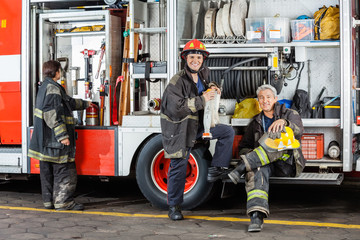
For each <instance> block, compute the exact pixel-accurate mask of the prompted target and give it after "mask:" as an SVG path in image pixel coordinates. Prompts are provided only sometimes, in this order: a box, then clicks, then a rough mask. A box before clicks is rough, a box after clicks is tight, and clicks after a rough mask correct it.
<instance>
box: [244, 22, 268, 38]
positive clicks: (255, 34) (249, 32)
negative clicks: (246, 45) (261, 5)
mask: <svg viewBox="0 0 360 240" xmlns="http://www.w3.org/2000/svg"><path fill="white" fill-rule="evenodd" d="M245 25H246V40H247V42H250V43H263V42H265V19H264V18H246V19H245Z"/></svg>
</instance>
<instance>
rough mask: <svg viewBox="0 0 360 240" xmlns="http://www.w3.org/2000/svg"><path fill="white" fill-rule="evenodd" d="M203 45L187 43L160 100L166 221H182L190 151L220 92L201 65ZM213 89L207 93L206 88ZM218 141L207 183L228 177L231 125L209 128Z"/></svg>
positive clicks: (232, 134)
mask: <svg viewBox="0 0 360 240" xmlns="http://www.w3.org/2000/svg"><path fill="white" fill-rule="evenodd" d="M208 55H209V52H208V51H206V48H205V45H204V44H203V43H202V42H200V41H199V40H197V39H194V40H191V41H189V42H188V43H186V45H185V47H184V49H183V51H182V53H181V57H182V58H183V59H184V60H185V61H186V63H185V66H184V69H183V70H181V71H179V72H178V73H177V74H176V75H175V76H173V77H172V78H171V80H170V82H169V84H168V86H167V87H166V89H165V91H164V95H163V98H162V101H161V132H162V139H163V145H164V149H165V157H166V158H170V159H171V162H170V168H169V174H168V183H167V199H168V205H169V218H170V219H172V220H181V219H183V215H182V213H181V209H180V204H181V203H182V202H183V195H184V187H185V179H186V168H187V163H188V158H189V154H190V151H191V148H192V147H193V146H194V144H195V141H196V139H198V138H201V136H202V134H203V132H204V127H203V122H202V118H203V114H204V111H203V110H204V107H205V103H206V102H207V101H209V100H211V99H214V97H215V91H217V93H218V94H220V89H219V87H218V86H217V85H216V84H215V83H213V82H212V83H209V80H208V76H209V69H208V68H207V67H206V66H204V65H203V62H204V60H205V59H206V57H208ZM209 88H210V89H212V90H210V91H206V90H207V89H209ZM210 133H211V134H212V137H213V139H217V143H216V147H215V154H214V156H213V159H212V162H211V166H212V167H210V168H209V171H208V181H210V182H214V181H216V180H218V179H221V178H222V177H225V176H227V173H228V170H227V169H226V168H227V167H228V166H229V163H230V160H231V157H232V145H233V140H234V130H233V129H232V127H231V126H227V125H223V124H217V125H215V127H212V128H211V129H210Z"/></svg>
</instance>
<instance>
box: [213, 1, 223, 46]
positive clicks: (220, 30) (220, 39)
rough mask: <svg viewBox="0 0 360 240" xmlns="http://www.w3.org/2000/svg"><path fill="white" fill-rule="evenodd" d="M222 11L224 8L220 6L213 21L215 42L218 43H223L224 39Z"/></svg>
mask: <svg viewBox="0 0 360 240" xmlns="http://www.w3.org/2000/svg"><path fill="white" fill-rule="evenodd" d="M223 11H224V9H223V8H220V9H219V10H218V12H217V14H216V22H215V26H216V37H215V39H217V41H216V42H218V43H223V42H224V39H225V32H224V28H223V24H222V15H223Z"/></svg>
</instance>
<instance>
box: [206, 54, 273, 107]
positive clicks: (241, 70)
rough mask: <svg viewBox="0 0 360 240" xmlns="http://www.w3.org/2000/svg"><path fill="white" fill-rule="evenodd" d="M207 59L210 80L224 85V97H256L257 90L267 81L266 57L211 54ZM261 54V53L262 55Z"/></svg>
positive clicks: (238, 99) (238, 98)
mask: <svg viewBox="0 0 360 240" xmlns="http://www.w3.org/2000/svg"><path fill="white" fill-rule="evenodd" d="M210 56H211V57H209V58H208V59H207V61H206V62H207V63H206V64H207V66H208V67H209V69H210V70H211V71H210V76H209V80H210V82H211V81H215V82H216V83H217V84H218V85H222V88H223V90H222V95H221V96H222V98H224V99H236V100H237V101H238V102H239V101H240V99H243V98H247V97H256V90H257V88H258V87H259V86H261V85H263V84H264V83H266V82H267V79H268V60H267V56H266V55H265V56H266V57H253V58H249V57H241V56H242V55H235V56H233V57H229V55H227V57H226V56H222V55H217V56H216V55H210ZM260 56H261V55H260ZM229 66H230V67H229Z"/></svg>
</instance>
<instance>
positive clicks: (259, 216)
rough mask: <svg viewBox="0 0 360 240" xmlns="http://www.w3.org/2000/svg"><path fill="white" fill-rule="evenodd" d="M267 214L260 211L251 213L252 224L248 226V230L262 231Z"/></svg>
mask: <svg viewBox="0 0 360 240" xmlns="http://www.w3.org/2000/svg"><path fill="white" fill-rule="evenodd" d="M264 217H265V214H264V213H262V212H259V211H255V212H251V213H250V220H251V224H250V226H249V228H248V232H260V231H261V229H262V225H263V223H264Z"/></svg>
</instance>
